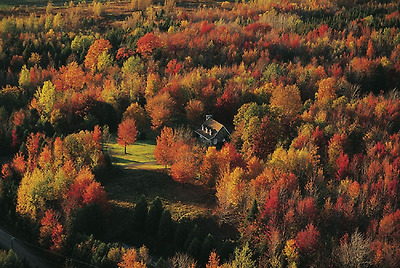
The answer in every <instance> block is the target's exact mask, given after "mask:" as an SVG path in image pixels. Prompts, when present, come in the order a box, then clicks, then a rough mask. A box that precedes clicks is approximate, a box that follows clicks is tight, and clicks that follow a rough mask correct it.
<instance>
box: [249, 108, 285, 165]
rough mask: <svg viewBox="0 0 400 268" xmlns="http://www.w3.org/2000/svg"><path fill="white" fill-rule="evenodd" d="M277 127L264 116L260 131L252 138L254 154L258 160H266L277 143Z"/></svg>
mask: <svg viewBox="0 0 400 268" xmlns="http://www.w3.org/2000/svg"><path fill="white" fill-rule="evenodd" d="M278 136H279V126H278V124H276V123H275V122H274V121H272V120H271V119H270V118H269V116H268V115H266V116H264V117H263V119H262V122H261V126H260V129H259V130H258V131H257V132H256V134H255V135H254V138H253V151H254V154H255V155H256V156H257V157H258V158H260V159H267V157H268V155H269V154H271V153H272V152H273V151H274V150H275V147H276V144H277V143H278Z"/></svg>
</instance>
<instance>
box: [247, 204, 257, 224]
mask: <svg viewBox="0 0 400 268" xmlns="http://www.w3.org/2000/svg"><path fill="white" fill-rule="evenodd" d="M258 212H259V211H258V205H257V200H256V199H254V201H253V205H252V206H251V208H250V211H249V214H248V215H247V221H249V222H253V221H254V220H255V219H256V218H257V215H258Z"/></svg>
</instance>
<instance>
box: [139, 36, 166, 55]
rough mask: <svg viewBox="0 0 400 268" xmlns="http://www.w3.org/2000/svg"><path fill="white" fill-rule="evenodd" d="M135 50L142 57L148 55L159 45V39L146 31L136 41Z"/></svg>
mask: <svg viewBox="0 0 400 268" xmlns="http://www.w3.org/2000/svg"><path fill="white" fill-rule="evenodd" d="M136 46H137V49H136V51H137V52H138V53H140V54H141V55H142V56H144V57H150V56H151V55H152V54H153V52H154V51H155V50H156V49H157V48H160V47H161V39H160V38H159V37H158V36H156V35H155V34H153V33H147V34H145V35H144V36H143V37H141V38H140V39H139V40H138V41H137V43H136Z"/></svg>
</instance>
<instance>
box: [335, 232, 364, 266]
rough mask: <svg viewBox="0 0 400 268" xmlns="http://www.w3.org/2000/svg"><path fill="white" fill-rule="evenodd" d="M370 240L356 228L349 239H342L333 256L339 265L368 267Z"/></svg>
mask: <svg viewBox="0 0 400 268" xmlns="http://www.w3.org/2000/svg"><path fill="white" fill-rule="evenodd" d="M370 244H371V242H370V240H369V239H366V238H364V237H363V235H362V234H361V233H360V232H359V231H358V230H356V231H355V232H354V233H353V234H352V235H351V237H350V241H343V242H341V243H340V246H339V247H338V248H337V250H335V252H334V257H335V259H336V261H337V262H338V265H339V266H340V267H354V268H360V267H368V266H370V265H371V250H370Z"/></svg>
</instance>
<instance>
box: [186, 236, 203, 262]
mask: <svg viewBox="0 0 400 268" xmlns="http://www.w3.org/2000/svg"><path fill="white" fill-rule="evenodd" d="M187 253H188V254H189V255H190V256H192V257H193V258H195V259H199V258H200V253H201V242H200V240H199V239H198V238H197V237H195V238H193V240H192V242H190V244H189V247H188V250H187Z"/></svg>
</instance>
